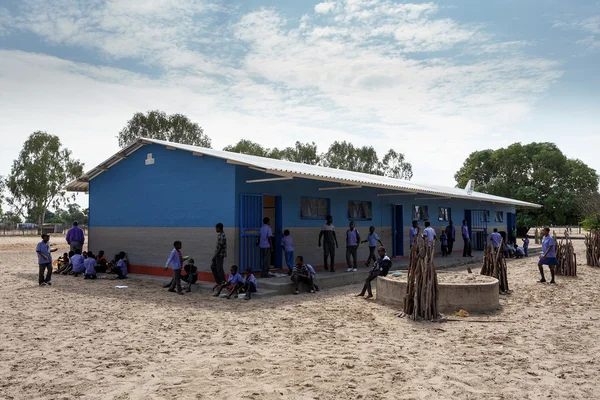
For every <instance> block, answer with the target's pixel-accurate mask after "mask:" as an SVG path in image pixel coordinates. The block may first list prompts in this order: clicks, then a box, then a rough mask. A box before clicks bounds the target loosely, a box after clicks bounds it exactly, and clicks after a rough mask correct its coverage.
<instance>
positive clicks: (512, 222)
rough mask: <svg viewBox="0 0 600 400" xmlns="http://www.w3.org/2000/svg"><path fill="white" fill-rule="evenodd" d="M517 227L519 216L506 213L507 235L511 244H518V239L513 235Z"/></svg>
mask: <svg viewBox="0 0 600 400" xmlns="http://www.w3.org/2000/svg"><path fill="white" fill-rule="evenodd" d="M516 227H517V214H515V213H506V235H507V236H508V241H509V242H510V243H516V242H517V238H516V237H515V235H514V234H513V230H515V229H516Z"/></svg>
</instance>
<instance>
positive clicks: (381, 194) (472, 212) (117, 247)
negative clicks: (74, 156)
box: [67, 139, 539, 275]
mask: <svg viewBox="0 0 600 400" xmlns="http://www.w3.org/2000/svg"><path fill="white" fill-rule="evenodd" d="M472 189H473V188H472V187H469V188H465V189H462V188H452V187H440V186H433V185H427V184H417V183H413V182H409V181H403V180H398V179H394V178H388V177H383V176H377V175H369V174H363V173H357V172H350V171H344V170H338V169H333V168H326V167H320V166H313V165H305V164H299V163H293V162H288V161H282V160H274V159H268V158H262V157H256V156H250V155H245V154H237V153H229V152H224V151H219V150H212V149H204V148H200V147H195V146H189V145H182V144H177V143H170V142H165V141H160V140H151V139H139V140H137V141H136V142H134V143H132V144H130V145H129V146H127V147H126V148H123V149H122V150H121V151H119V152H118V153H116V154H115V155H114V156H112V157H111V158H109V159H108V160H106V161H105V162H103V163H102V164H100V165H99V166H97V167H95V168H93V169H92V170H90V171H89V172H87V173H85V174H84V175H83V176H81V177H80V178H79V179H77V180H76V181H74V182H71V183H70V184H69V185H68V186H67V190H69V191H78V192H88V193H89V234H88V245H89V248H90V249H92V250H94V251H98V250H104V251H105V252H106V253H107V255H112V254H115V253H117V252H119V251H121V250H122V251H125V252H126V253H127V255H128V258H129V262H130V264H131V267H130V272H133V273H145V274H153V275H164V274H165V272H164V263H165V261H166V259H167V257H168V255H169V252H170V251H171V249H172V245H173V242H174V241H175V240H180V241H182V242H183V253H184V254H185V255H190V256H191V257H193V258H194V259H195V261H196V265H199V266H200V267H203V266H204V267H205V266H209V265H210V262H211V259H212V255H213V253H214V249H215V245H216V233H215V225H216V224H217V223H218V222H221V223H223V224H224V226H225V233H226V235H227V242H228V257H227V259H226V265H231V264H237V265H239V266H240V268H241V270H242V271H245V270H247V269H248V268H251V269H252V270H256V271H259V270H260V262H259V249H258V247H257V238H258V231H259V229H260V227H261V225H262V220H263V218H264V217H269V218H270V220H271V227H272V230H273V233H274V235H275V242H276V251H275V252H274V256H273V260H272V264H273V265H274V266H275V267H278V268H280V267H281V266H282V264H284V260H283V256H282V252H281V251H279V243H280V241H281V237H282V234H283V231H284V230H285V229H288V230H290V232H291V236H292V238H293V243H294V250H295V254H296V255H303V256H304V259H305V260H306V261H307V262H309V263H310V264H312V265H315V266H318V265H321V264H323V252H322V250H321V249H320V248H319V247H318V237H319V232H320V230H321V226H322V225H323V224H324V223H325V216H326V215H332V216H333V219H334V225H335V226H336V232H337V236H338V240H339V244H340V248H339V249H337V252H336V263H345V232H346V230H347V229H348V225H349V222H350V221H355V223H356V226H357V228H358V230H359V232H360V234H361V236H362V238H363V239H366V236H367V233H368V231H369V227H370V226H374V227H375V228H376V230H377V232H378V234H379V236H380V238H381V241H382V242H383V244H384V246H385V247H386V249H387V252H388V254H389V255H390V256H393V257H403V256H407V255H408V249H409V238H408V231H409V229H410V226H411V224H412V221H413V220H415V219H416V220H419V224H420V225H421V226H422V225H423V223H424V221H425V220H429V221H430V222H431V225H432V227H433V228H434V229H435V230H436V232H437V233H438V235H439V234H440V232H441V230H442V229H444V227H446V226H447V225H448V223H449V221H450V220H453V221H454V222H455V227H456V232H457V235H456V236H457V238H456V242H455V246H454V251H455V252H462V248H463V241H462V238H461V235H460V226H461V224H462V221H463V220H467V222H468V226H469V230H470V233H471V238H472V242H473V248H483V246H484V245H485V243H486V241H487V238H488V234H489V233H491V231H492V229H493V228H498V230H499V231H501V232H507V233H508V235H510V232H512V230H513V227H514V226H515V223H516V207H539V206H538V205H536V204H532V203H526V202H522V201H518V200H513V199H508V198H503V197H497V196H492V195H488V194H484V193H478V192H476V191H474V190H472ZM439 250H440V249H438V251H439ZM368 252H369V249H368V246H367V245H361V246H360V248H359V251H358V256H359V257H358V258H359V259H360V260H366V259H367V257H368ZM169 274H170V272H169Z"/></svg>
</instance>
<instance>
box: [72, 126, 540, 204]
mask: <svg viewBox="0 0 600 400" xmlns="http://www.w3.org/2000/svg"><path fill="white" fill-rule="evenodd" d="M149 144H158V145H163V146H165V147H167V148H169V149H172V150H184V151H189V152H191V153H195V154H196V155H199V156H200V155H206V156H211V157H216V158H220V159H224V160H227V162H228V163H231V164H238V165H243V166H247V167H250V168H255V169H260V170H262V171H264V172H266V173H269V174H272V175H276V176H280V177H288V178H305V179H313V180H320V181H327V182H335V183H339V184H341V185H347V186H362V187H375V188H380V189H386V190H389V191H391V192H386V193H382V194H384V195H385V194H388V193H390V194H393V191H398V192H404V193H415V194H429V195H433V196H440V197H451V198H461V199H470V200H478V201H487V202H492V203H499V204H510V205H515V206H521V207H535V208H538V207H541V206H540V205H538V204H533V203H528V202H525V201H520V200H515V199H509V198H506V197H499V196H493V195H490V194H486V193H479V192H476V191H472V192H471V193H469V191H467V190H466V189H461V188H455V187H445V186H436V185H428V184H419V183H414V182H410V181H405V180H401V179H395V178H388V177H385V176H379V175H371V174H364V173H360V172H352V171H346V170H341V169H335V168H328V167H321V166H317V165H308V164H301V163H295V162H290V161H284V160H276V159H272V158H264V157H257V156H251V155H247V154H239V153H230V152H227V151H221V150H213V149H205V148H203V147H197V146H190V145H185V144H179V143H172V142H167V141H163V140H155V139H145V138H140V139H138V140H137V141H136V142H134V143H132V144H130V145H129V146H127V147H125V148H124V149H122V150H121V151H119V152H118V153H116V154H115V155H113V156H112V157H110V158H109V159H108V160H106V161H105V162H103V163H101V164H100V165H98V166H97V167H95V168H93V169H92V170H90V171H88V172H86V173H85V174H83V175H82V176H81V177H80V178H78V179H77V180H75V181H73V182H71V183H69V184H68V185H67V190H68V191H72V192H86V191H87V189H88V182H89V181H90V180H92V179H94V178H95V177H96V176H98V175H100V174H101V173H102V172H105V171H107V170H108V169H109V168H111V167H112V166H113V165H115V164H117V163H118V162H119V161H121V160H123V159H124V158H127V156H128V155H130V154H132V153H134V152H135V151H137V150H138V149H140V148H142V147H143V146H145V145H149Z"/></svg>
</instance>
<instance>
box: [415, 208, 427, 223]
mask: <svg viewBox="0 0 600 400" xmlns="http://www.w3.org/2000/svg"><path fill="white" fill-rule="evenodd" d="M412 217H413V220H417V221H426V220H428V219H429V211H428V209H427V206H413V213H412Z"/></svg>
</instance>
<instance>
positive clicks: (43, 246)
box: [35, 240, 52, 264]
mask: <svg viewBox="0 0 600 400" xmlns="http://www.w3.org/2000/svg"><path fill="white" fill-rule="evenodd" d="M35 251H36V254H37V258H38V264H52V255H51V254H50V245H49V244H48V243H44V241H43V240H42V241H41V242H39V243H38V244H37V246H36V248H35ZM43 256H46V257H47V259H46V258H44V257H43Z"/></svg>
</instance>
